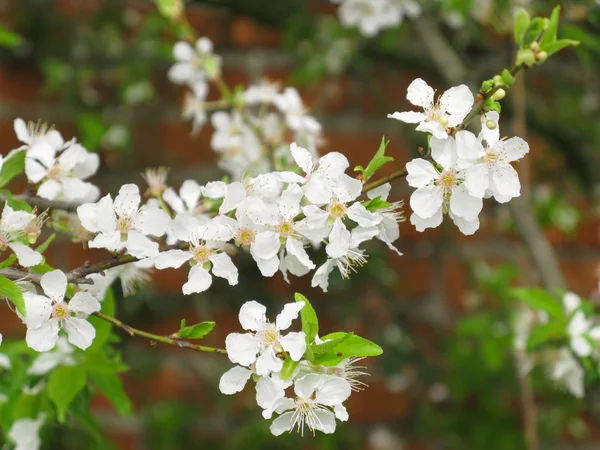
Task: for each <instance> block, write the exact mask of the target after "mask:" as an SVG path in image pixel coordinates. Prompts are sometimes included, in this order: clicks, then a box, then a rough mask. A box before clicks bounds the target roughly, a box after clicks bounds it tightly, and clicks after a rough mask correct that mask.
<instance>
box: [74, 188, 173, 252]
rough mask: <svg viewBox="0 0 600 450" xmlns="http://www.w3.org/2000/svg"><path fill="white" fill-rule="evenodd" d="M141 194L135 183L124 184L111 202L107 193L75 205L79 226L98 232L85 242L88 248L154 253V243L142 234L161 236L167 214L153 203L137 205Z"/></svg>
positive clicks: (156, 248) (167, 222)
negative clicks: (94, 199)
mask: <svg viewBox="0 0 600 450" xmlns="http://www.w3.org/2000/svg"><path fill="white" fill-rule="evenodd" d="M140 202H141V197H140V192H139V189H138V187H137V186H136V185H135V184H126V185H124V186H122V187H121V189H120V190H119V195H117V197H116V198H115V200H114V202H113V200H112V198H111V196H110V194H108V195H106V196H104V197H102V198H101V199H100V201H98V202H97V203H86V204H84V205H81V206H79V207H78V208H77V215H78V216H79V220H81V224H82V225H83V227H84V228H85V229H87V230H89V231H91V232H93V233H98V235H97V236H96V237H95V238H94V239H93V240H92V241H90V242H89V244H88V245H89V246H90V247H92V248H106V249H107V250H110V251H113V252H115V251H119V250H121V249H122V248H124V247H125V248H126V249H127V252H128V253H129V254H131V255H132V256H135V257H136V258H152V257H154V256H156V255H157V254H158V243H156V242H153V241H151V240H150V239H149V238H148V237H147V236H146V235H153V236H157V237H159V236H162V235H163V234H165V232H166V230H167V227H168V226H169V222H170V218H169V216H168V215H167V214H166V213H165V212H164V211H162V210H161V209H160V208H158V207H157V206H154V205H143V206H141V207H140Z"/></svg>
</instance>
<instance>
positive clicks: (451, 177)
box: [438, 169, 456, 188]
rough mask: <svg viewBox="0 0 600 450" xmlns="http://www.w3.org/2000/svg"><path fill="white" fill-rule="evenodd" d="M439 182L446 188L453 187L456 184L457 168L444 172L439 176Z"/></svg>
mask: <svg viewBox="0 0 600 450" xmlns="http://www.w3.org/2000/svg"><path fill="white" fill-rule="evenodd" d="M438 183H439V185H440V186H442V187H444V188H453V187H454V186H456V170H454V169H448V170H445V171H444V172H442V173H441V174H440V176H439V178H438Z"/></svg>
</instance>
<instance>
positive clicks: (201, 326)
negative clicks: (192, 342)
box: [177, 320, 216, 339]
mask: <svg viewBox="0 0 600 450" xmlns="http://www.w3.org/2000/svg"><path fill="white" fill-rule="evenodd" d="M215 325H216V324H215V322H202V323H197V324H196V325H192V326H191V327H186V326H185V320H182V327H181V329H180V330H179V332H178V333H177V334H178V335H179V337H180V338H183V339H202V338H204V336H206V335H207V334H208V333H210V332H211V331H212V329H213V328H214V327H215Z"/></svg>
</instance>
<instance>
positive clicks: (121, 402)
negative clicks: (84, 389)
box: [90, 372, 133, 416]
mask: <svg viewBox="0 0 600 450" xmlns="http://www.w3.org/2000/svg"><path fill="white" fill-rule="evenodd" d="M90 378H91V380H92V383H94V385H96V387H97V388H98V389H100V391H101V392H102V393H103V394H104V395H105V396H106V398H107V399H108V400H109V401H110V402H111V403H112V405H113V406H114V407H115V409H116V410H117V412H118V413H119V415H121V416H131V415H133V408H132V406H131V402H130V401H129V397H128V396H127V393H126V392H125V389H124V388H123V383H122V382H121V379H120V378H119V377H118V376H117V375H116V374H115V373H105V372H90Z"/></svg>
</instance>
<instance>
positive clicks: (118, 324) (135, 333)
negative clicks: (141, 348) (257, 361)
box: [93, 311, 227, 355]
mask: <svg viewBox="0 0 600 450" xmlns="http://www.w3.org/2000/svg"><path fill="white" fill-rule="evenodd" d="M93 315H94V316H96V317H98V318H100V319H102V320H105V321H106V322H109V323H110V324H112V325H114V326H115V327H119V328H121V329H122V330H123V331H125V332H126V333H127V334H128V335H130V336H140V337H143V338H146V339H150V340H151V342H162V343H163V344H169V345H174V346H176V347H179V348H189V349H190V350H196V351H198V352H205V353H217V354H220V355H226V354H227V351H226V350H224V349H222V348H216V347H207V346H205V345H197V344H191V343H190V342H187V341H182V340H180V339H173V338H170V337H168V336H161V335H159V334H154V333H148V332H147V331H142V330H138V329H137V328H133V327H130V326H129V325H126V324H124V323H123V322H121V321H120V320H119V319H117V318H115V317H112V316H109V315H108V314H104V313H102V312H99V311H98V312H95V313H94V314H93Z"/></svg>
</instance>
